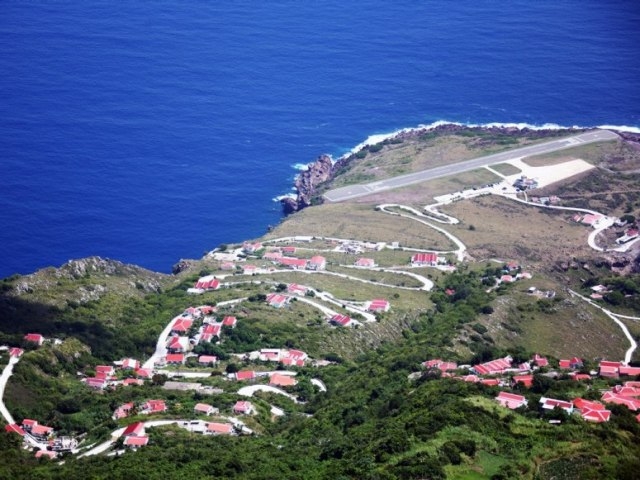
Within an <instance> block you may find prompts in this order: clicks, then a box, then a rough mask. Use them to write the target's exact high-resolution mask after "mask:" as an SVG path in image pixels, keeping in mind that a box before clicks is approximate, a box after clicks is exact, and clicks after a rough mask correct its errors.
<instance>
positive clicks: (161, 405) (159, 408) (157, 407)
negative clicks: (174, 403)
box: [139, 400, 167, 415]
mask: <svg viewBox="0 0 640 480" xmlns="http://www.w3.org/2000/svg"><path fill="white" fill-rule="evenodd" d="M139 411H140V413H143V414H145V415H150V414H152V413H162V412H166V411H167V405H166V403H165V402H164V400H147V401H146V402H145V403H143V404H142V405H141V406H140V408H139Z"/></svg>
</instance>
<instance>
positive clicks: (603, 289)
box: [591, 285, 608, 293]
mask: <svg viewBox="0 0 640 480" xmlns="http://www.w3.org/2000/svg"><path fill="white" fill-rule="evenodd" d="M591 290H593V291H594V292H596V293H606V292H608V289H607V287H605V286H604V285H594V286H593V287H591Z"/></svg>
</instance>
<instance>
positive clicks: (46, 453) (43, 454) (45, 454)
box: [35, 450, 58, 460]
mask: <svg viewBox="0 0 640 480" xmlns="http://www.w3.org/2000/svg"><path fill="white" fill-rule="evenodd" d="M35 456H36V458H48V459H50V460H53V459H54V458H56V457H57V456H58V454H57V452H52V451H51V450H38V451H37V452H36V454H35Z"/></svg>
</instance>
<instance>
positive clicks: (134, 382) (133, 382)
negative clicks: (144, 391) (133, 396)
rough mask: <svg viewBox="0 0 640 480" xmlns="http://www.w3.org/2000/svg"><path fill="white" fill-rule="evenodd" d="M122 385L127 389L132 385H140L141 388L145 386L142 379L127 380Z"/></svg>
mask: <svg viewBox="0 0 640 480" xmlns="http://www.w3.org/2000/svg"><path fill="white" fill-rule="evenodd" d="M122 384H123V385H124V386H125V387H128V386H130V385H138V386H140V385H144V380H142V379H141V378H125V379H124V380H123V381H122Z"/></svg>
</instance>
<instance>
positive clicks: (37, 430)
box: [31, 425, 53, 436]
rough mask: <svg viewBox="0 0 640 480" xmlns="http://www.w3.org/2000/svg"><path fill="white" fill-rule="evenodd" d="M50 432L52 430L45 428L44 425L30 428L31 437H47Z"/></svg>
mask: <svg viewBox="0 0 640 480" xmlns="http://www.w3.org/2000/svg"><path fill="white" fill-rule="evenodd" d="M51 432H53V428H51V427H47V426H46V425H34V426H33V427H31V433H32V434H33V435H38V436H45V435H49V434H50V433H51Z"/></svg>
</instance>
